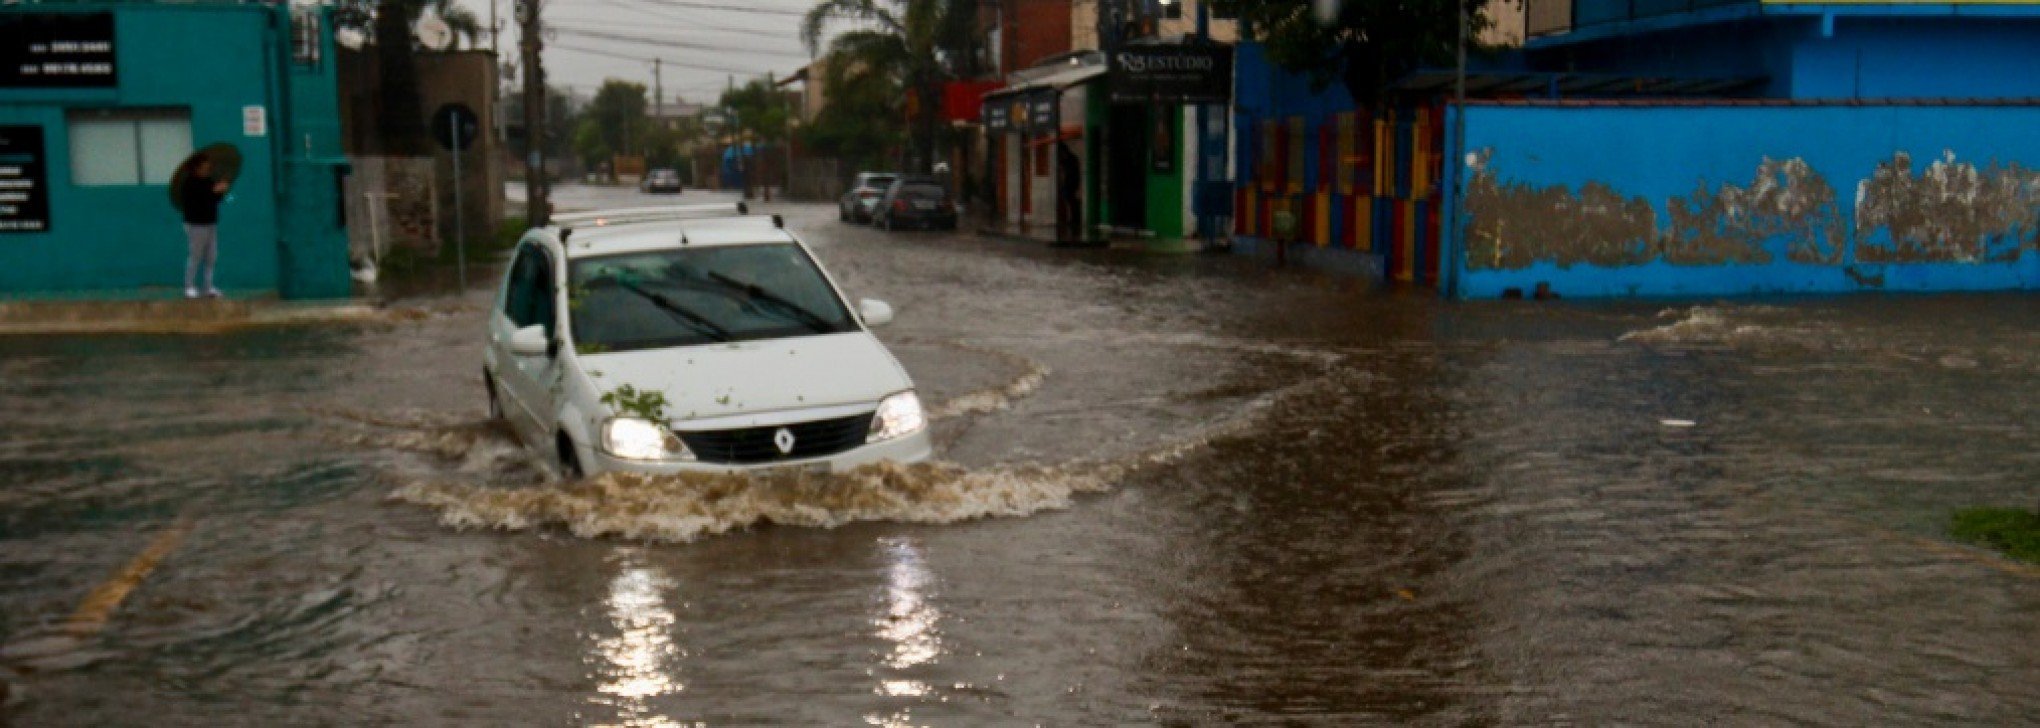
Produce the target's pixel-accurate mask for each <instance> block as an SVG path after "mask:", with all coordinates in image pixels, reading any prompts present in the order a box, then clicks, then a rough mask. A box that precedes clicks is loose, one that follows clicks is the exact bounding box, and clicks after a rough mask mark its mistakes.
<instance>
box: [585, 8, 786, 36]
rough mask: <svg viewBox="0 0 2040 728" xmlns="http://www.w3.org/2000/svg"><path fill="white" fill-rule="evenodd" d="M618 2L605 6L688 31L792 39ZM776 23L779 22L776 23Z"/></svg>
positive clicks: (773, 33) (634, 24)
mask: <svg viewBox="0 0 2040 728" xmlns="http://www.w3.org/2000/svg"><path fill="white" fill-rule="evenodd" d="M617 2H618V0H605V2H604V4H607V5H610V6H611V7H615V8H616V9H618V10H622V11H625V12H629V13H636V14H638V15H641V16H645V17H652V18H659V19H663V20H671V21H677V22H681V23H686V24H687V26H686V29H688V30H710V31H716V32H720V33H736V34H739V35H753V36H758V37H763V38H786V37H790V36H789V35H788V34H787V33H785V32H781V31H771V30H762V29H758V28H743V27H737V26H732V25H715V24H711V23H704V22H701V19H700V17H699V16H696V15H693V14H691V12H690V11H681V13H680V14H673V13H666V12H660V11H657V10H653V9H650V8H643V7H635V6H624V5H620V4H615V3H617ZM566 19H567V20H574V21H592V22H605V23H606V22H612V21H610V20H609V19H607V18H584V17H573V18H566ZM614 22H619V23H626V24H628V25H629V26H630V27H633V28H643V27H644V26H643V25H641V24H637V23H630V22H629V21H614ZM774 22H778V21H774ZM675 30H678V28H675Z"/></svg>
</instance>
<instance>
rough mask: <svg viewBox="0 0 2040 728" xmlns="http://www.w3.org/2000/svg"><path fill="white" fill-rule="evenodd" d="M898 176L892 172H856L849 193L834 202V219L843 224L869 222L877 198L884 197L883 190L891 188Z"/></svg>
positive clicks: (876, 205) (876, 204)
mask: <svg viewBox="0 0 2040 728" xmlns="http://www.w3.org/2000/svg"><path fill="white" fill-rule="evenodd" d="M898 178H899V175H898V174H896V173H893V172H858V173H857V180H856V181H855V182H852V183H851V184H850V191H849V192H845V193H843V197H842V198H840V199H838V200H836V219H838V220H842V221H843V222H871V211H872V210H873V209H874V208H876V207H878V198H880V197H883V196H885V188H887V187H890V186H892V183H893V180H895V179H898Z"/></svg>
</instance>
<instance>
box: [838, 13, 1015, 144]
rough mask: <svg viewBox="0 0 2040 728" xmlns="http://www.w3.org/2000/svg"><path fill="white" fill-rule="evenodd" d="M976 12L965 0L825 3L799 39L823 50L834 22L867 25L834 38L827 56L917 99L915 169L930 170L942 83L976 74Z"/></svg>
mask: <svg viewBox="0 0 2040 728" xmlns="http://www.w3.org/2000/svg"><path fill="white" fill-rule="evenodd" d="M976 13H977V7H976V4H975V3H973V2H968V1H967V0H823V2H822V3H821V4H819V5H816V6H815V7H814V8H813V9H812V10H809V11H808V14H807V17H805V18H803V19H802V21H801V26H800V35H801V40H803V41H805V42H806V43H807V45H808V50H809V51H819V50H820V49H821V42H822V34H823V32H824V31H825V30H827V29H828V25H829V23H830V21H831V20H835V19H848V20H854V21H860V22H862V23H863V24H865V25H866V26H869V27H867V28H865V29H860V30H852V31H849V32H846V33H843V34H841V35H838V36H836V39H835V40H834V41H833V42H832V43H830V53H829V55H830V56H831V57H833V58H835V59H837V61H838V62H839V63H846V64H855V65H858V66H860V67H862V68H863V69H866V70H867V71H868V72H870V73H873V74H877V75H878V76H880V77H884V78H889V79H891V81H892V82H893V83H895V84H897V85H898V87H899V88H900V89H902V90H905V91H908V92H911V93H913V94H914V97H915V104H914V105H915V106H916V107H918V109H919V112H920V113H918V114H916V115H915V117H914V120H915V121H916V122H918V123H917V124H916V125H915V130H914V136H913V141H914V159H915V163H916V165H915V166H918V167H920V168H921V169H922V171H926V167H927V165H928V164H930V163H932V161H933V159H934V156H935V134H936V128H937V124H936V122H937V121H938V117H939V115H940V114H939V109H941V107H942V102H941V84H942V82H943V81H945V80H948V79H951V78H954V77H956V76H957V74H958V73H959V72H973V71H975V70H976V66H977V60H976V57H977V55H978V54H977V53H975V52H974V50H973V49H974V48H975V47H976V43H975V40H974V39H973V38H972V36H973V35H974V33H973V32H972V31H973V30H974V28H973V27H972V26H973V22H972V21H973V20H974V19H975V18H976V17H977V15H976ZM893 118H899V117H898V116H894V117H893Z"/></svg>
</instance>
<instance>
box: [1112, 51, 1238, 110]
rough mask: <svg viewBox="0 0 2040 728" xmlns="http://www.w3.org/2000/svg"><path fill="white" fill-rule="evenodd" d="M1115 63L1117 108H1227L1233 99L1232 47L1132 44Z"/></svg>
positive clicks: (1114, 58)
mask: <svg viewBox="0 0 2040 728" xmlns="http://www.w3.org/2000/svg"><path fill="white" fill-rule="evenodd" d="M1109 60H1110V63H1111V69H1110V70H1109V71H1108V72H1107V75H1106V78H1107V79H1109V81H1110V86H1111V88H1112V103H1115V104H1158V103H1159V104H1222V103H1225V102H1227V101H1229V100H1231V98H1232V73H1233V49H1232V46H1186V45H1166V46H1163V45H1158V46H1132V47H1128V48H1124V49H1121V50H1119V51H1116V52H1114V53H1113V54H1112V55H1111V58H1110V59H1109Z"/></svg>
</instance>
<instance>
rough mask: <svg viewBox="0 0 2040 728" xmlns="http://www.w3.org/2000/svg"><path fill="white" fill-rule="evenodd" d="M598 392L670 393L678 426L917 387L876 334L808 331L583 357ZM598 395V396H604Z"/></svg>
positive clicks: (670, 412) (853, 401)
mask: <svg viewBox="0 0 2040 728" xmlns="http://www.w3.org/2000/svg"><path fill="white" fill-rule="evenodd" d="M581 368H582V370H583V371H585V372H587V374H588V377H589V381H591V382H593V383H594V385H595V389H596V390H597V392H608V391H612V390H615V389H618V388H620V387H623V386H624V385H629V386H631V387H632V388H634V389H636V390H638V391H642V392H663V393H664V394H665V396H666V403H667V404H666V414H667V417H668V418H669V419H670V421H671V422H672V423H674V424H681V423H685V422H687V421H690V420H706V419H715V418H725V417H733V416H738V415H755V414H763V413H769V412H775V411H782V410H799V409H812V408H822V407H830V406H841V405H859V404H876V403H877V402H878V401H879V400H880V399H884V398H885V397H886V395H889V394H892V393H894V392H898V391H901V390H904V389H909V388H911V387H912V386H913V383H912V381H911V380H909V379H908V378H907V374H906V371H905V370H903V369H901V368H900V365H899V362H898V361H896V360H894V359H893V356H892V353H891V352H888V351H886V349H885V346H884V345H882V344H880V343H878V339H876V338H874V337H872V335H871V334H869V333H866V332H862V331H856V332H851V333H845V334H828V335H823V336H806V337H798V338H788V339H770V340H765V341H744V342H735V343H728V344H706V345H702V346H687V347H677V348H671V349H647V350H643V351H625V352H615V353H608V354H595V355H589V356H583V357H581ZM598 396H599V395H598Z"/></svg>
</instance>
